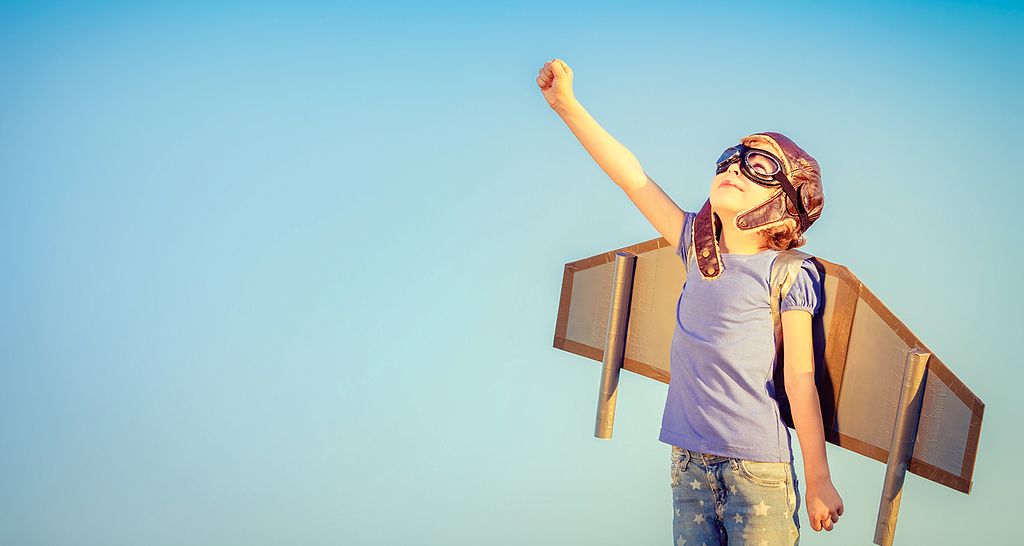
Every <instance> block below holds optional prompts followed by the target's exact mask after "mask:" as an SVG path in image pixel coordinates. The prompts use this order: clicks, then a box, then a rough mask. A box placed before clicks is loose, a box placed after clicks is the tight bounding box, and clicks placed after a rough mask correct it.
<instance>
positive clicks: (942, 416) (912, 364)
mask: <svg viewBox="0 0 1024 546" xmlns="http://www.w3.org/2000/svg"><path fill="white" fill-rule="evenodd" d="M784 256H787V257H786V258H783V257H784ZM808 257H809V256H808V255H806V254H803V253H799V252H796V251H786V252H783V253H781V254H780V258H777V259H776V266H775V267H773V272H772V282H771V284H772V291H773V293H772V300H773V302H774V305H773V312H774V313H775V314H776V317H775V324H776V326H777V327H778V325H779V322H780V321H779V320H778V317H777V305H778V302H779V301H781V298H782V296H784V295H785V292H786V290H788V285H791V284H792V280H791V279H790V280H788V281H786V277H787V276H792V275H795V272H796V270H798V269H799V265H800V264H801V263H802V261H803V259H804V258H808ZM811 259H812V262H813V263H814V265H815V267H816V268H817V269H818V271H819V273H820V274H821V278H822V279H823V283H822V298H823V300H824V301H823V302H822V303H823V305H821V306H820V309H819V312H818V314H817V315H816V316H815V317H814V320H813V334H814V339H815V343H814V346H815V351H814V352H815V362H816V383H817V387H818V395H819V398H820V399H821V415H822V421H823V423H824V427H825V438H826V440H827V441H828V442H829V443H832V444H835V445H837V446H839V447H842V448H844V449H848V450H850V451H853V452H856V453H860V454H861V455H865V456H867V457H871V458H872V459H875V460H877V461H880V462H882V463H887V468H886V478H885V483H884V485H883V491H882V502H881V505H880V508H879V516H878V524H877V526H876V530H875V531H876V532H875V543H876V544H881V545H884V546H888V545H890V544H892V539H893V533H894V532H895V525H896V516H897V514H898V511H899V501H900V493H901V491H902V485H903V478H904V476H905V473H906V471H907V470H909V471H910V472H912V473H914V474H917V475H919V476H921V477H924V478H926V479H929V480H932V481H934V482H937V483H940V484H942V485H945V486H947V487H950V488H953V489H956V490H957V491H961V492H963V493H970V490H971V478H972V476H973V474H974V461H975V456H976V454H977V450H978V438H979V436H980V433H981V419H982V414H983V413H984V409H985V405H984V404H983V403H982V401H981V400H980V399H978V397H977V396H975V395H974V393H972V392H971V390H970V389H968V388H967V386H966V385H964V383H963V382H962V381H960V380H959V379H958V378H957V377H956V376H955V375H954V374H953V372H951V371H950V370H949V368H947V367H946V365H945V364H944V363H943V362H942V361H941V360H939V358H938V357H937V356H935V355H934V354H933V353H932V352H931V351H930V350H929V349H928V348H927V347H926V346H925V345H924V343H922V342H921V340H920V339H918V338H917V337H916V336H915V335H914V334H913V332H911V331H910V329H909V328H907V327H906V326H905V325H904V324H903V323H902V322H900V320H899V319H897V318H896V316H895V315H894V314H893V313H892V312H891V311H890V310H889V309H888V308H887V307H886V306H885V305H884V304H882V302H881V300H879V299H878V297H877V296H875V295H874V294H873V293H871V291H870V290H868V288H867V287H866V286H864V284H863V283H861V282H860V280H858V279H857V277H856V276H854V275H853V273H851V272H850V270H849V269H847V268H846V267H843V266H841V265H837V264H833V263H831V262H827V261H825V260H822V259H820V258H811ZM787 261H788V265H787V263H786V262H787ZM780 262H782V263H781V265H780ZM685 279H686V270H685V265H684V262H683V260H681V259H679V257H678V256H676V254H675V249H674V248H673V247H672V245H671V244H669V242H668V241H666V240H665V239H663V238H659V239H653V240H650V241H646V242H643V243H640V244H637V245H633V246H630V247H626V248H622V249H619V250H613V251H611V252H606V253H604V254H599V255H597V256H592V257H590V258H586V259H583V260H579V261H575V262H571V263H568V264H565V272H564V275H563V277H562V292H561V298H560V301H559V306H558V319H557V322H556V325H555V340H554V346H555V348H557V349H562V350H564V351H568V352H571V353H575V354H577V355H580V356H584V357H587V358H591V359H594V360H598V361H602V362H603V363H604V367H603V371H602V378H601V389H600V395H599V402H598V416H597V425H596V430H595V435H596V436H597V437H599V438H610V437H611V433H612V424H613V421H614V412H615V397H616V393H617V386H618V376H619V370H620V369H626V370H628V371H631V372H634V373H637V374H640V375H643V376H645V377H649V378H651V379H656V380H658V381H661V382H664V383H668V381H669V379H670V371H669V352H670V348H671V344H672V333H673V331H674V328H675V312H676V303H677V301H678V299H679V294H680V292H681V290H682V285H683V282H684V281H685ZM787 283H788V285H787ZM605 319H607V320H605ZM781 364H782V365H784V363H781ZM777 371H778V370H777ZM777 377H778V374H777ZM777 381H778V379H777ZM779 390H781V389H779ZM780 408H781V409H782V410H783V412H785V410H786V409H787V404H786V401H785V400H784V399H782V397H780ZM784 419H788V416H786V415H785V414H784ZM788 422H789V424H790V425H791V421H788Z"/></svg>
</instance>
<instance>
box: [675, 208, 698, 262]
mask: <svg viewBox="0 0 1024 546" xmlns="http://www.w3.org/2000/svg"><path fill="white" fill-rule="evenodd" d="M685 214H686V217H685V218H683V232H682V233H681V234H680V235H679V245H678V246H676V256H679V257H680V258H682V259H683V260H686V253H687V252H689V251H690V245H691V244H693V235H692V233H693V219H694V218H696V217H697V215H696V214H694V213H692V212H687V213H685Z"/></svg>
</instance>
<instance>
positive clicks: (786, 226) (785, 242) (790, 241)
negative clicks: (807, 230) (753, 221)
mask: <svg viewBox="0 0 1024 546" xmlns="http://www.w3.org/2000/svg"><path fill="white" fill-rule="evenodd" d="M761 233H762V234H763V235H764V238H765V242H766V244H767V245H768V248H770V249H772V250H779V251H782V250H789V249H791V248H798V247H801V246H804V243H806V242H807V239H806V238H804V234H803V233H800V230H799V229H797V227H796V222H794V221H793V220H792V219H789V218H787V219H786V221H785V222H783V223H782V224H781V225H777V226H772V227H769V228H765V229H763V230H761Z"/></svg>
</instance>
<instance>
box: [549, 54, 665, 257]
mask: <svg viewBox="0 0 1024 546" xmlns="http://www.w3.org/2000/svg"><path fill="white" fill-rule="evenodd" d="M537 85H538V86H540V90H541V92H543V93H544V98H545V99H546V100H547V101H548V105H550V106H551V108H552V109H554V110H555V112H557V113H558V115H559V116H560V117H561V118H562V121H564V122H565V124H566V125H567V126H568V127H569V130H570V131H572V134H574V135H576V138H577V139H579V141H580V144H583V147H584V148H586V150H587V153H589V154H590V157H593V158H594V161H596V162H597V164H598V165H599V166H600V167H601V169H602V170H604V172H605V174H607V175H608V177H609V178H611V179H612V181H613V182H615V183H616V184H618V186H619V187H620V188H622V190H623V191H625V192H626V195H627V196H628V197H629V199H630V200H632V201H633V204H635V205H636V206H637V208H639V209H640V212H642V213H643V215H644V216H646V217H647V220H648V221H650V222H651V225H653V226H654V229H656V230H658V233H660V234H661V236H662V237H664V238H665V239H668V241H669V242H670V243H672V245H673V246H678V245H679V235H680V232H682V229H683V219H684V214H683V211H682V209H680V208H679V206H677V205H676V204H675V202H673V201H672V199H671V198H670V197H669V196H668V194H666V193H665V192H664V191H663V190H662V189H661V188H660V187H659V186H658V185H657V184H655V183H654V180H651V178H650V177H649V176H647V174H646V173H645V172H644V170H643V167H641V166H640V162H639V161H637V159H636V157H635V156H634V155H633V154H632V152H630V151H629V150H628V149H627V148H626V147H625V146H623V145H622V144H620V143H619V141H617V140H615V139H614V138H612V136H611V135H610V134H608V131H605V130H604V128H603V127H601V126H600V125H599V124H598V123H597V121H595V120H594V118H593V117H592V116H591V115H590V113H589V112H587V110H586V109H585V108H583V106H582V105H581V104H580V103H579V101H577V100H576V97H575V96H574V95H573V91H572V69H570V68H569V66H568V65H566V64H565V63H564V62H562V61H560V60H559V59H555V60H553V61H550V62H547V63H544V67H543V68H541V69H540V75H538V76H537Z"/></svg>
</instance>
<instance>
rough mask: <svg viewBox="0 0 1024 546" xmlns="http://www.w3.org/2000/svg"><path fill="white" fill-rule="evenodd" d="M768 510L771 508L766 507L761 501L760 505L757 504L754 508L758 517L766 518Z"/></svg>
mask: <svg viewBox="0 0 1024 546" xmlns="http://www.w3.org/2000/svg"><path fill="white" fill-rule="evenodd" d="M769 508H771V506H768V505H767V504H765V503H764V500H762V501H761V502H760V503H758V504H757V506H755V507H754V510H757V515H759V516H767V515H768V509H769Z"/></svg>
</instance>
